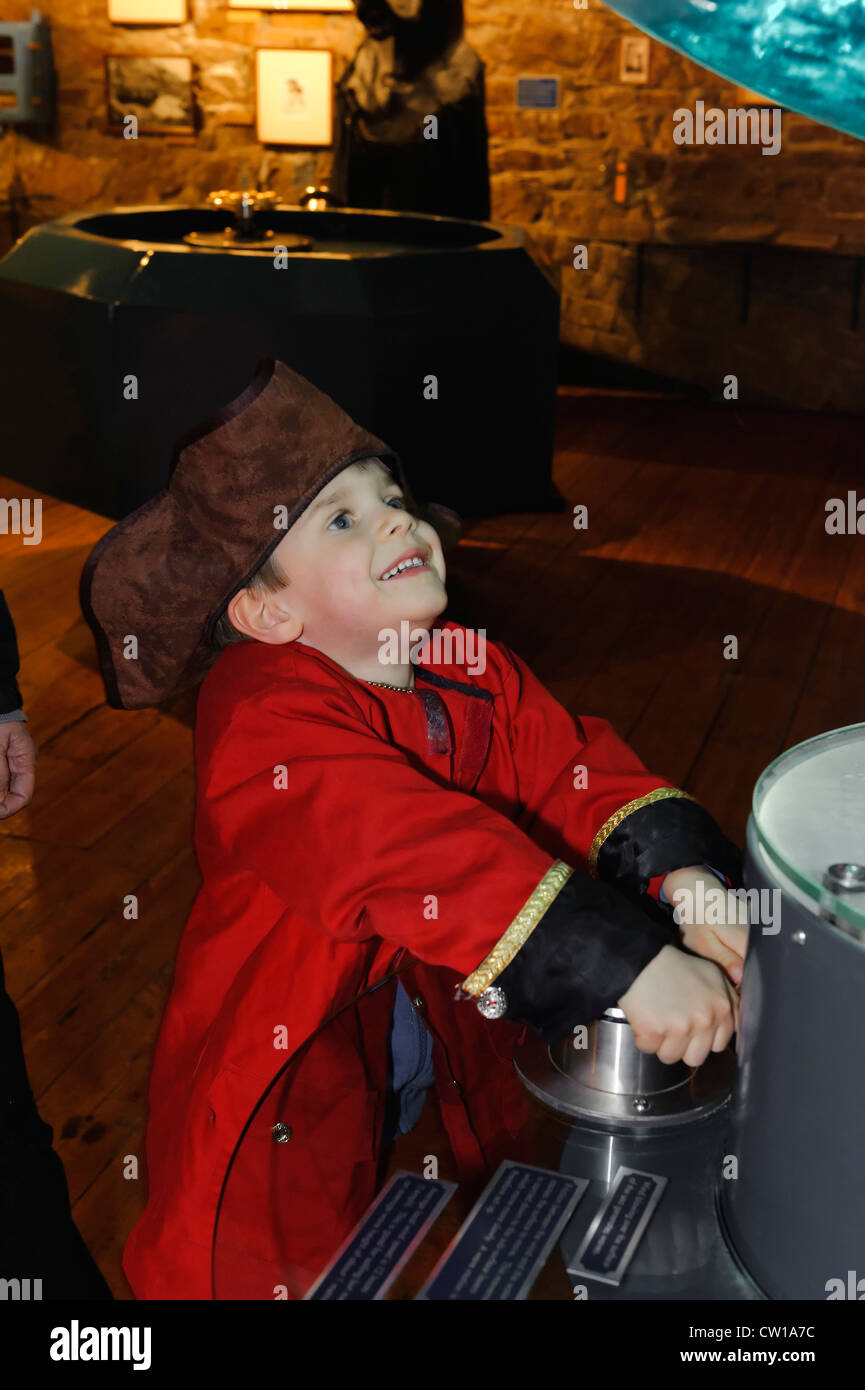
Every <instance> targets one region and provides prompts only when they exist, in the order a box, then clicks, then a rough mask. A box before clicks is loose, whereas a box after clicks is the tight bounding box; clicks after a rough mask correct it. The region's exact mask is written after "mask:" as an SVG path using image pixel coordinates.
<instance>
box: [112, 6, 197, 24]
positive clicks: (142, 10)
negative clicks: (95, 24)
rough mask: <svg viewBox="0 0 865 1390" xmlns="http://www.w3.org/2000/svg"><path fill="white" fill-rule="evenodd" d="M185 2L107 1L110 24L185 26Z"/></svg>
mask: <svg viewBox="0 0 865 1390" xmlns="http://www.w3.org/2000/svg"><path fill="white" fill-rule="evenodd" d="M186 4H187V0H108V18H109V20H110V22H111V23H112V24H185V23H186V18H187V12H186Z"/></svg>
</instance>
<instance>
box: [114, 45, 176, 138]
mask: <svg viewBox="0 0 865 1390" xmlns="http://www.w3.org/2000/svg"><path fill="white" fill-rule="evenodd" d="M105 71H106V85H107V97H108V128H109V130H120V129H122V127H123V123H124V117H125V116H135V117H136V119H137V121H138V130H139V133H140V134H142V135H194V134H195V107H194V102H193V96H192V59H191V58H176V57H173V56H172V57H155V56H153V55H152V54H145V53H109V54H108V55H107V56H106V59H105Z"/></svg>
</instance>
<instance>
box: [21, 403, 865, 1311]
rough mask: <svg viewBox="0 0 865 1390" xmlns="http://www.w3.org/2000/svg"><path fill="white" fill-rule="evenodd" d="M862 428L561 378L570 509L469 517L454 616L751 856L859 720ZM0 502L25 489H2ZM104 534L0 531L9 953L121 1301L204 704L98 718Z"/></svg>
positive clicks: (29, 1036) (63, 1137) (862, 709)
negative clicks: (839, 506) (770, 778)
mask: <svg viewBox="0 0 865 1390" xmlns="http://www.w3.org/2000/svg"><path fill="white" fill-rule="evenodd" d="M861 431H862V425H861V421H859V420H857V419H855V418H850V417H841V416H821V415H811V414H795V413H786V414H779V413H776V412H769V411H753V412H752V411H748V410H745V409H743V408H741V407H739V406H738V405H733V404H731V405H729V406H728V407H726V408H725V407H723V406H718V405H714V406H704V405H700V404H698V403H695V402H694V401H692V400H679V401H677V400H670V399H668V398H663V397H655V396H649V395H639V394H634V393H627V392H610V393H594V392H590V391H584V390H581V389H578V388H566V389H563V390H562V391H561V392H560V396H559V408H558V426H557V437H556V459H555V469H554V478H555V482H556V485H557V487H558V489H559V492H560V494H561V496H562V499H563V506H562V510H561V511H558V512H549V513H543V514H525V515H523V514H511V515H507V516H495V517H490V518H486V519H481V520H475V521H472V522H471V523H470V524H468V525H467V528H466V533H465V536H464V538H463V540H462V542H461V543H460V545H459V547H458V548H457V550H456V551H454V552H451V554H450V555H449V557H448V568H449V589H450V592H451V597H452V613H453V616H454V617H456V618H457V619H458V620H460V621H465V622H468V623H470V624H472V625H473V626H478V627H483V628H485V629H486V631H487V633H488V635H489V637H490V638H491V639H494V640H495V639H498V640H501V641H504V642H506V643H508V645H510V646H512V647H513V648H514V649H515V650H516V651H517V652H518V653H519V654H520V655H521V656H522V657H524V659H525V660H526V661H528V663H529V665H530V666H532V668H533V669H534V670H535V672H536V674H537V675H538V676H539V677H540V679H541V680H543V681H544V683H545V684H546V685H547V686H548V687H549V689H550V690H551V691H552V692H553V694H555V695H556V696H557V698H558V699H560V700H561V701H562V703H563V704H565V705H566V707H567V708H568V709H570V710H571V712H572V713H573V714H600V715H604V716H605V717H606V718H608V719H610V720H611V722H612V723H613V725H614V726H615V728H616V729H617V731H618V732H619V733H620V734H622V736H623V737H625V738H626V739H628V740H629V741H630V742H631V743H632V744H633V746H634V748H635V750H636V751H637V753H638V754H639V756H640V757H641V758H642V759H643V761H644V762H645V763H646V764H647V765H648V766H649V767H651V768H652V770H653V771H655V772H657V773H658V774H659V775H660V776H663V777H664V778H667V779H669V780H671V781H673V782H676V783H677V784H678V785H680V786H682V787H683V788H684V789H685V790H687V791H690V792H691V793H692V794H694V795H695V796H697V797H698V798H699V799H700V800H701V801H702V802H703V803H704V804H705V805H706V806H707V807H708V808H709V810H710V811H711V812H712V814H713V815H714V816H715V817H716V818H717V820H718V821H719V822H720V824H721V825H722V827H723V828H724V829H725V831H726V832H727V834H729V835H730V836H731V837H732V838H733V839H735V840H736V841H737V842H738V843H740V844H741V843H743V838H744V830H745V822H746V819H747V816H748V811H749V807H750V800H751V795H752V792H753V787H754V783H755V781H756V779H757V777H758V776H759V774H760V772H761V771H762V769H763V768H764V767H765V766H766V765H767V764H768V763H769V762H770V761H771V760H772V759H773V758H774V757H776V756H777V755H778V754H779V753H780V752H782V751H783V749H784V748H787V747H790V746H791V745H792V744H794V743H798V742H800V741H801V740H802V739H805V738H809V737H812V736H813V735H815V734H817V733H821V732H823V731H824V730H826V729H829V728H836V727H839V726H841V725H844V724H850V723H855V722H858V721H861V720H863V719H865V700H863V676H862V672H863V670H865V539H863V538H862V537H858V536H827V535H826V532H825V528H824V516H825V512H824V507H825V502H826V500H827V498H828V497H830V496H837V495H840V496H845V495H846V490H847V488H848V487H850V488H855V487H856V486H857V484H861V485H862V486H865V483H863V473H865V470H863V468H862V466H861V464H860V462H859V459H860V436H861ZM502 466H503V467H504V466H511V467H521V466H523V464H522V462H521V461H520V460H513V461H511V460H503V461H502ZM0 491H2V493H3V495H4V496H5V497H12V496H17V497H24V496H31V497H33V496H35V495H37V494H34V493H33V492H32V491H30V490H29V489H27V488H24V487H22V486H21V485H20V484H18V483H15V482H12V481H11V480H7V479H3V478H0ZM442 500H443V501H446V500H447V499H442ZM578 504H584V505H585V506H586V507H587V508H588V512H589V527H588V529H587V530H578V529H575V528H574V525H573V509H574V507H575V506H576V505H578ZM109 524H110V523H108V522H107V521H106V520H105V519H104V518H102V517H99V516H97V515H95V514H93V513H90V512H86V511H83V510H81V509H79V508H76V507H73V506H70V505H68V504H66V503H63V502H60V501H57V500H55V499H51V498H44V499H43V512H42V531H43V539H42V542H41V543H40V544H39V545H38V546H25V545H23V544H22V541H21V538H19V537H16V536H8V535H0V561H2V572H0V585H2V588H3V590H4V593H5V595H6V598H7V601H8V603H9V606H10V609H11V611H12V613H13V616H14V619H15V622H16V626H17V629H18V634H19V644H20V648H21V655H22V672H21V678H20V684H21V688H22V692H23V695H24V700H25V706H26V709H27V712H28V715H29V718H30V728H31V732H32V733H33V736H34V738H35V739H36V742H37V744H38V746H39V750H40V756H39V761H38V766H37V774H38V775H37V791H36V796H35V798H34V800H33V802H32V804H31V806H30V807H28V808H27V810H25V811H23V812H21V813H20V814H18V815H17V816H14V817H12V818H11V819H9V820H6V821H2V822H0V947H2V951H3V958H4V962H5V968H6V975H7V987H8V989H9V991H10V993H11V995H12V997H13V998H14V999H15V1001H16V1003H17V1006H18V1009H19V1013H20V1016H21V1025H22V1033H23V1037H24V1045H25V1052H26V1055H27V1061H28V1067H29V1072H30V1077H31V1082H32V1085H33V1088H34V1091H35V1093H36V1095H37V1097H38V1100H39V1105H40V1109H41V1112H42V1114H43V1116H44V1118H45V1119H46V1120H47V1121H48V1123H50V1124H51V1125H53V1127H54V1131H55V1144H56V1147H57V1150H58V1152H59V1154H60V1156H61V1158H62V1160H63V1163H64V1166H65V1168H66V1173H67V1178H68V1182H69V1189H70V1197H71V1200H72V1204H73V1212H74V1215H75V1219H76V1221H77V1223H78V1225H79V1229H80V1230H81V1232H82V1234H83V1236H84V1238H85V1240H86V1241H87V1243H88V1245H89V1247H90V1249H91V1250H92V1252H93V1254H94V1256H95V1258H96V1259H97V1261H98V1262H99V1264H100V1267H101V1268H102V1269H103V1271H104V1273H105V1275H106V1278H107V1279H108V1281H109V1283H110V1285H111V1287H112V1289H113V1291H114V1293H115V1295H116V1296H117V1297H118V1298H121V1299H124V1298H130V1297H131V1292H130V1290H129V1288H128V1285H127V1284H126V1281H125V1279H124V1277H123V1274H122V1270H121V1264H120V1260H121V1255H122V1249H123V1243H124V1241H125V1239H126V1235H127V1234H128V1231H129V1229H130V1228H131V1226H132V1224H133V1223H134V1221H135V1219H136V1217H137V1216H138V1214H139V1213H140V1211H141V1209H142V1207H143V1204H144V1199H145V1192H146V1175H145V1171H144V1168H145V1165H144V1161H143V1159H144V1143H143V1134H144V1124H145V1119H146V1094H147V1080H148V1075H149V1070H150V1064H151V1058H152V1050H153V1045H154V1041H155V1038H156V1033H157V1030H158V1026H159V1020H160V1018H161V1015H162V1011H163V1009H164V1006H165V1001H166V998H167V996H168V992H169V989H170V984H171V978H172V970H173V962H174V957H175V953H176V950H177V944H178V941H179V939H180V935H181V932H182V930H183V925H184V922H185V920H186V916H187V914H188V911H189V907H190V906H191V903H192V901H193V898H194V895H195V892H196V891H197V888H198V884H199V873H198V868H197V864H196V862H195V857H194V853H193V848H192V838H191V837H192V826H193V807H194V772H193V733H192V730H193V715H194V694H187V695H185V696H182V697H180V698H179V699H178V700H177V701H175V702H173V703H172V704H171V705H170V706H167V707H163V708H162V709H160V710H143V711H134V712H127V711H118V710H113V709H111V708H110V707H109V706H108V705H107V704H106V702H105V697H104V691H103V688H102V684H101V680H100V677H99V673H98V666H97V662H96V655H95V651H94V648H93V642H92V638H91V635H90V631H89V629H88V627H87V626H86V624H85V622H84V620H83V618H82V616H81V613H80V609H79V606H78V580H79V576H80V572H81V567H82V564H83V562H84V560H85V558H86V556H87V554H88V552H89V550H90V549H91V548H92V546H93V545H94V544H95V542H96V541H97V540H98V539H99V537H100V536H101V535H102V534H103V532H104V531H105V530H106V529H107V527H108V525H109ZM730 634H732V635H734V636H735V637H736V638H737V639H738V643H739V654H738V659H737V660H735V661H729V660H725V659H724V655H723V644H724V640H725V638H726V637H727V636H728V635H730ZM129 894H135V895H136V897H137V899H138V917H137V918H129V917H127V916H125V915H124V911H123V903H124V900H125V899H126V898H127V896H128V895H129ZM130 1155H132V1156H137V1157H138V1159H139V1173H138V1176H131V1177H130V1176H125V1173H126V1172H127V1171H128V1168H129V1163H128V1159H129V1156H130Z"/></svg>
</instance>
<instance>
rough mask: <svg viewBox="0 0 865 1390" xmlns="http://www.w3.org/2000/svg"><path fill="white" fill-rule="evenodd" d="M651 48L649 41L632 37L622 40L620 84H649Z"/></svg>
mask: <svg viewBox="0 0 865 1390" xmlns="http://www.w3.org/2000/svg"><path fill="white" fill-rule="evenodd" d="M649 48H650V40H649V39H644V38H630V37H629V38H625V39H622V44H621V48H620V49H619V81H620V82H648V80H649Z"/></svg>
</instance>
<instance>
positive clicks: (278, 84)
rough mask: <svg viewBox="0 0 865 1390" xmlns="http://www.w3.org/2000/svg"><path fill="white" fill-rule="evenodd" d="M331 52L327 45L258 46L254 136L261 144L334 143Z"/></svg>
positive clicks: (256, 54) (256, 55)
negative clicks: (309, 46)
mask: <svg viewBox="0 0 865 1390" xmlns="http://www.w3.org/2000/svg"><path fill="white" fill-rule="evenodd" d="M332 72H333V55H332V53H331V52H330V49H327V48H258V49H256V53H255V92H256V99H255V138H256V140H259V141H260V142H261V144H263V145H330V144H332V143H333V80H332Z"/></svg>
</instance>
